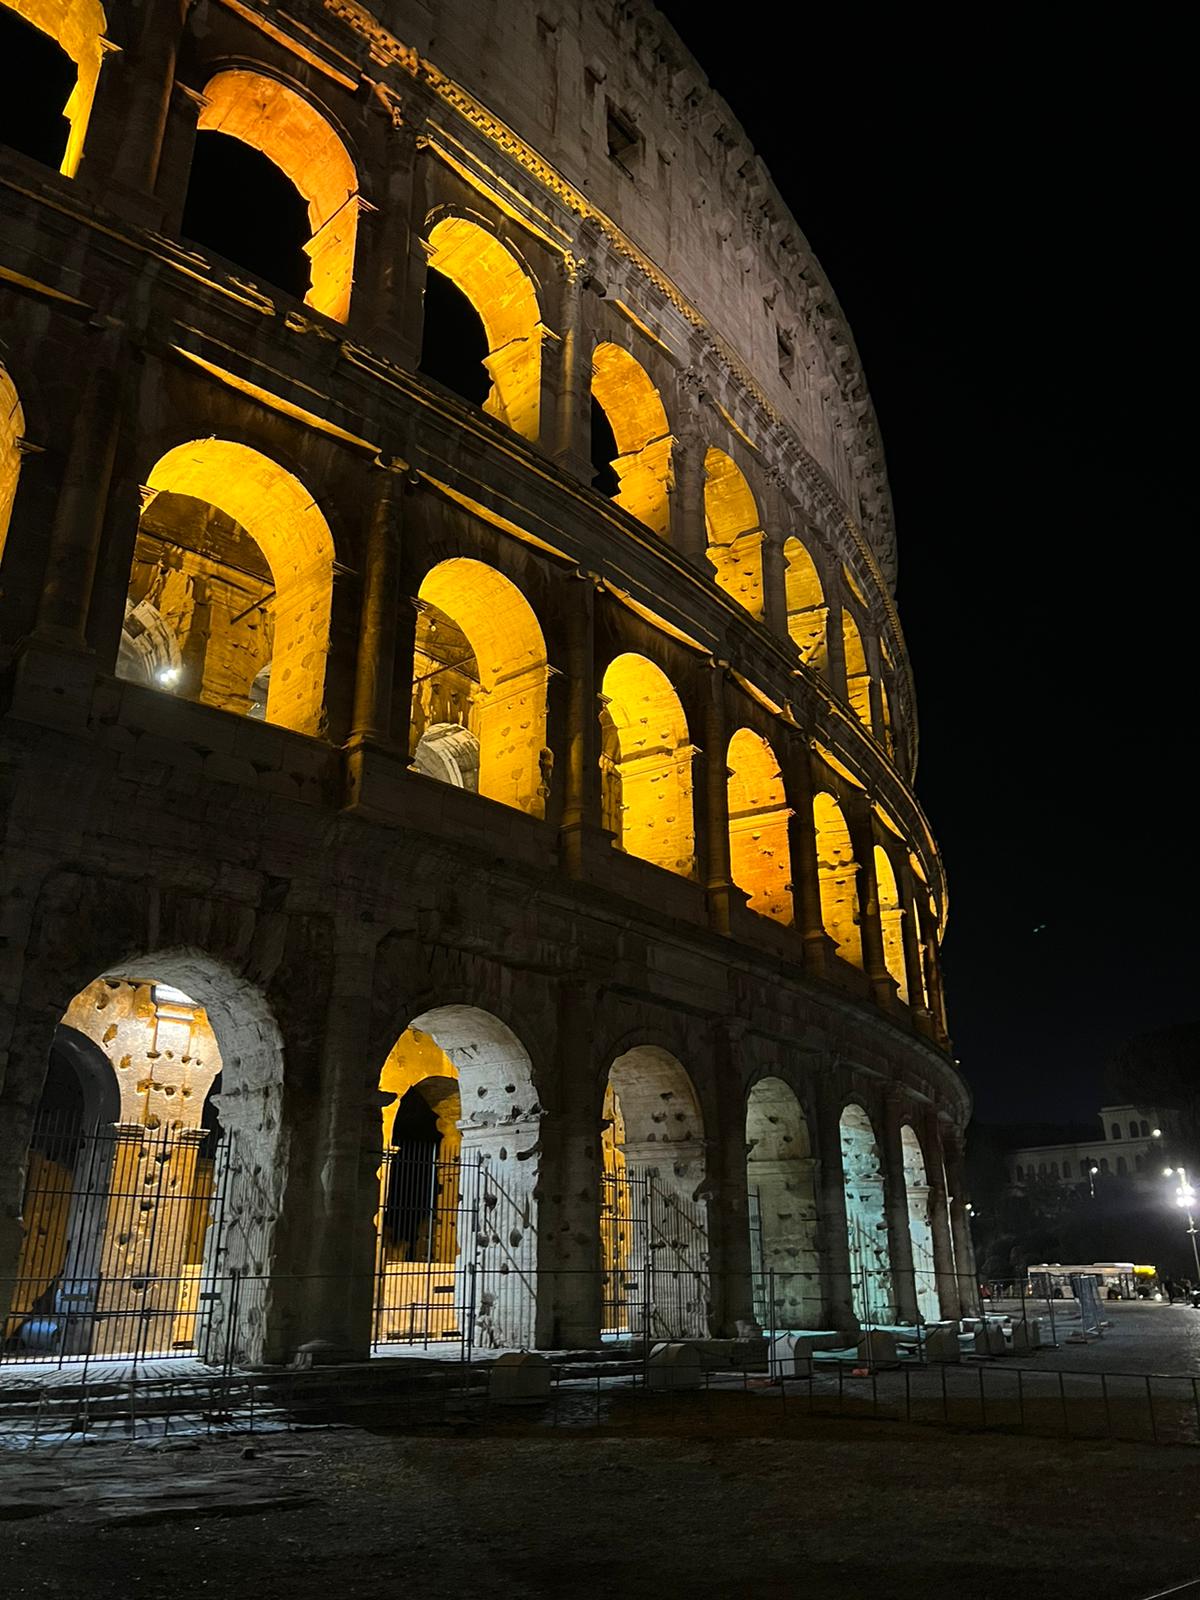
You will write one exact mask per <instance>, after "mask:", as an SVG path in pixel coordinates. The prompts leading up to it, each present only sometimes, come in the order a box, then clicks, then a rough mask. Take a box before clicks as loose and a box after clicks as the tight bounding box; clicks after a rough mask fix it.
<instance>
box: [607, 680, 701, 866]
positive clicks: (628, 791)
mask: <svg viewBox="0 0 1200 1600" xmlns="http://www.w3.org/2000/svg"><path fill="white" fill-rule="evenodd" d="M601 695H602V699H603V701H604V710H603V712H602V714H601V726H602V728H603V740H604V742H603V753H602V755H601V768H602V779H603V790H604V819H605V826H606V827H608V828H611V830H612V832H613V834H614V836H615V838H614V842H615V843H616V845H617V846H618V848H619V849H621V850H624V851H626V852H627V853H628V854H629V855H631V856H639V857H640V858H641V859H642V860H643V861H649V862H650V863H651V864H652V865H654V866H656V867H664V868H665V869H666V870H667V871H668V872H676V873H678V874H679V875H680V876H681V877H684V878H690V877H693V876H694V875H695V871H696V837H695V831H694V827H693V822H692V754H693V752H692V745H691V742H690V740H689V737H688V727H687V719H686V718H685V717H684V714H683V707H682V706H681V705H680V703H679V697H678V695H677V694H676V693H675V691H674V689H673V688H672V687H671V683H670V680H669V679H668V678H667V676H666V674H665V673H664V672H662V671H661V669H660V668H658V667H656V666H655V665H654V663H653V662H652V661H647V660H646V658H645V656H638V655H621V656H617V658H616V659H615V660H614V661H612V662H611V663H610V664H609V668H608V671H607V672H606V673H605V674H604V683H603V687H602V690H601Z"/></svg>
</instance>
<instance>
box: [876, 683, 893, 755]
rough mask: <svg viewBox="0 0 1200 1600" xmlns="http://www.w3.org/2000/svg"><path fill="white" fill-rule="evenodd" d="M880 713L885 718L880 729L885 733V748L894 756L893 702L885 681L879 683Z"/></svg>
mask: <svg viewBox="0 0 1200 1600" xmlns="http://www.w3.org/2000/svg"><path fill="white" fill-rule="evenodd" d="M879 714H880V716H881V717H882V718H883V727H882V729H881V730H880V731H881V732H882V734H883V748H884V749H885V750H886V751H887V753H888V755H890V756H894V755H895V753H896V741H895V739H894V738H893V736H892V703H891V701H890V700H889V699H888V692H887V684H886V683H883V682H881V683H880V685H879Z"/></svg>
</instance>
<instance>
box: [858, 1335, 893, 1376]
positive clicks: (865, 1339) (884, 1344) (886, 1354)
mask: <svg viewBox="0 0 1200 1600" xmlns="http://www.w3.org/2000/svg"><path fill="white" fill-rule="evenodd" d="M858 1359H859V1360H860V1361H861V1362H862V1363H863V1364H864V1365H865V1366H869V1367H898V1366H899V1365H900V1352H899V1349H898V1348H897V1345H896V1335H895V1334H894V1333H888V1332H887V1331H886V1330H884V1329H882V1328H872V1329H871V1330H870V1332H868V1333H863V1334H860V1335H859V1340H858Z"/></svg>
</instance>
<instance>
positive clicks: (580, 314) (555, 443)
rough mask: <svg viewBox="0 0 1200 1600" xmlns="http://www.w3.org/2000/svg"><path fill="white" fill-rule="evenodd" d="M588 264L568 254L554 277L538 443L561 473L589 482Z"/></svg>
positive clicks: (545, 339)
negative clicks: (554, 327)
mask: <svg viewBox="0 0 1200 1600" xmlns="http://www.w3.org/2000/svg"><path fill="white" fill-rule="evenodd" d="M586 283H587V263H586V262H584V261H581V260H578V259H577V258H576V257H574V256H570V255H568V256H567V257H566V258H565V260H564V263H563V271H562V276H561V277H560V279H559V282H558V323H559V331H558V332H557V333H554V332H551V330H550V329H548V328H547V329H544V331H543V334H542V396H541V443H542V448H543V449H544V450H545V452H546V454H547V455H548V456H550V457H551V458H552V459H553V460H554V461H555V462H557V463H558V465H559V466H560V467H561V468H562V469H563V471H564V472H567V473H569V474H570V476H571V477H573V478H575V479H576V480H577V481H578V482H580V483H585V484H590V483H591V481H592V475H593V468H592V461H591V398H592V386H591V361H592V337H591V331H590V329H589V328H588V326H587V320H588V319H587V318H586V316H585V312H584V297H585V294H586Z"/></svg>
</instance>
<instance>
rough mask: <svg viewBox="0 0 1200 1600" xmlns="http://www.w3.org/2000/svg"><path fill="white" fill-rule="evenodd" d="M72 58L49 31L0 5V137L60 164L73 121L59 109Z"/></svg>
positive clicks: (71, 79)
mask: <svg viewBox="0 0 1200 1600" xmlns="http://www.w3.org/2000/svg"><path fill="white" fill-rule="evenodd" d="M75 76H76V74H75V63H74V62H73V61H72V60H71V58H70V56H69V55H68V54H67V53H66V51H65V50H64V49H63V48H62V46H61V45H59V44H58V43H57V41H56V40H54V39H52V38H51V37H50V35H49V34H48V33H43V32H42V31H41V29H40V28H35V27H34V26H33V24H32V23H31V22H26V20H25V18H24V17H19V16H18V15H17V13H16V12H15V11H10V10H9V9H8V7H7V6H0V141H2V142H3V143H4V144H7V145H10V146H11V147H12V149H14V150H20V151H21V152H22V154H24V155H27V156H32V157H33V158H34V160H35V161H44V162H45V163H46V165H47V166H48V167H54V168H55V169H57V168H59V167H60V166H61V165H62V159H63V156H64V155H65V154H66V149H67V138H68V136H69V134H70V132H71V125H70V123H69V122H68V121H67V119H66V117H65V116H64V115H63V109H64V107H65V106H66V103H67V101H68V99H69V98H70V95H71V91H72V90H73V89H74V87H75Z"/></svg>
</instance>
